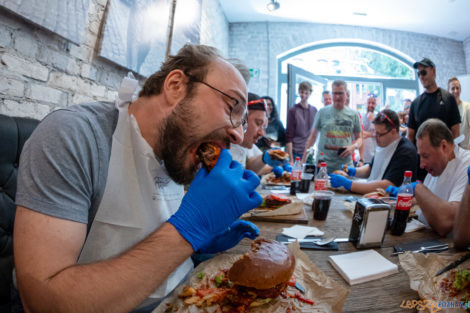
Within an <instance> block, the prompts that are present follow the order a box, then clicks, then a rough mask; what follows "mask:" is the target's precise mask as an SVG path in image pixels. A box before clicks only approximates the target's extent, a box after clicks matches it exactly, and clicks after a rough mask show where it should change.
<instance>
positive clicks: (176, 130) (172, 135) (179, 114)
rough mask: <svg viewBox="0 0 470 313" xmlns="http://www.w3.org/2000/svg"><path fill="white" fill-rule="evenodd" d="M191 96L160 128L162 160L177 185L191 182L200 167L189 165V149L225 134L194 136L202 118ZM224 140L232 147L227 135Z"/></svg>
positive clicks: (179, 105)
mask: <svg viewBox="0 0 470 313" xmlns="http://www.w3.org/2000/svg"><path fill="white" fill-rule="evenodd" d="M190 102H191V97H188V96H187V97H186V98H185V99H183V100H182V101H181V102H180V103H179V104H178V105H177V107H176V108H175V110H174V111H173V112H172V113H171V114H170V115H169V116H168V117H167V118H166V119H165V120H164V121H163V123H162V126H161V128H160V134H161V135H160V138H159V143H158V147H159V148H160V157H161V160H162V161H163V162H164V163H165V168H166V170H167V172H168V175H169V176H170V178H171V179H172V180H173V181H175V182H176V183H177V184H181V185H187V184H190V183H191V182H192V181H193V179H194V176H195V175H196V172H197V170H198V166H197V165H196V164H191V165H189V166H188V165H186V160H187V156H188V154H189V153H190V152H189V149H190V148H191V147H193V146H194V145H195V144H196V143H202V142H205V141H211V140H212V141H214V140H218V141H220V140H221V136H220V135H219V136H217V135H216V134H214V133H211V134H209V135H208V136H205V137H203V138H200V137H198V136H195V135H192V134H195V133H196V130H197V129H198V125H200V124H199V120H198V118H197V116H196V115H195V114H194V113H193V110H192V109H191V104H190ZM222 141H223V142H224V143H225V144H226V147H228V146H229V144H230V140H229V139H228V138H223V139H222Z"/></svg>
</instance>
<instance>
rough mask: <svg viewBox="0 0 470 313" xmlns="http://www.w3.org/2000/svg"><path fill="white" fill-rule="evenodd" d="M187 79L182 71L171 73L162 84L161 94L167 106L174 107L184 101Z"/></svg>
mask: <svg viewBox="0 0 470 313" xmlns="http://www.w3.org/2000/svg"><path fill="white" fill-rule="evenodd" d="M188 81H189V78H188V77H187V76H186V75H185V74H184V72H183V71H182V70H173V71H171V72H170V73H169V74H168V75H167V77H166V78H165V81H164V83H163V90H162V91H163V94H164V96H165V99H166V100H167V104H168V106H175V105H176V104H178V103H179V102H180V101H181V100H183V99H184V97H185V96H186V92H187V87H188V85H187V84H188Z"/></svg>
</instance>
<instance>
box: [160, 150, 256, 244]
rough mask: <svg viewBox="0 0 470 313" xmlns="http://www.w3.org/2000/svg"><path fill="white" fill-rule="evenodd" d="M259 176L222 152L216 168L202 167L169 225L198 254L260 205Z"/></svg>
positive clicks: (226, 151)
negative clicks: (240, 218) (202, 247)
mask: <svg viewBox="0 0 470 313" xmlns="http://www.w3.org/2000/svg"><path fill="white" fill-rule="evenodd" d="M259 182H260V181H259V178H258V176H257V175H256V174H255V173H253V172H252V171H249V170H245V169H244V168H243V167H242V166H241V164H240V163H238V162H236V161H232V156H231V155H230V152H229V151H228V150H227V149H222V151H221V153H220V156H219V159H218V160H217V164H216V165H215V167H214V168H213V169H212V170H211V171H210V172H209V173H208V172H207V170H206V169H205V168H204V167H202V168H201V169H200V170H199V172H198V173H197V174H196V177H195V178H194V180H193V182H192V184H191V186H190V187H189V189H188V192H187V193H186V195H185V196H184V197H183V201H182V202H181V205H180V207H179V209H178V211H176V213H175V214H173V215H172V216H171V217H170V218H169V220H168V222H169V223H171V224H172V225H173V226H174V227H175V228H176V230H177V231H178V232H179V233H180V234H181V236H183V237H184V238H185V239H186V240H187V241H188V242H189V243H190V244H191V246H192V247H193V249H194V251H197V250H199V249H200V248H201V246H202V245H203V244H204V243H206V242H209V241H210V240H212V238H214V237H215V236H216V235H219V234H220V233H221V232H223V231H225V230H226V229H227V227H229V226H230V225H232V223H233V222H234V221H235V220H236V219H238V218H239V217H240V216H241V215H242V214H243V213H245V212H247V211H249V210H252V209H254V208H256V207H257V206H259V205H260V204H261V202H262V201H263V198H262V197H261V196H260V195H259V194H258V193H257V192H256V191H255V188H256V187H257V186H258V185H259Z"/></svg>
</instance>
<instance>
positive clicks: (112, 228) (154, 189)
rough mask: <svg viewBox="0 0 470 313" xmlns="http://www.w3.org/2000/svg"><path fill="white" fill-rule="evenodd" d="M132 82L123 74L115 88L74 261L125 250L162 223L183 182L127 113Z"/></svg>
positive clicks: (188, 266) (187, 265) (182, 272)
mask: <svg viewBox="0 0 470 313" xmlns="http://www.w3.org/2000/svg"><path fill="white" fill-rule="evenodd" d="M136 87H137V81H136V80H134V79H131V78H127V77H126V78H124V80H123V81H122V84H121V87H120V89H119V94H118V99H117V100H116V107H117V109H118V110H119V119H118V123H117V126H116V129H115V131H114V133H113V138H112V147H111V157H110V162H109V169H108V177H107V180H106V188H105V191H104V194H103V198H102V200H101V203H100V206H99V208H98V210H97V212H96V216H95V219H94V221H93V223H92V225H91V229H90V232H89V234H88V237H87V239H86V241H85V244H84V246H83V249H82V252H81V254H80V257H79V260H78V263H80V264H83V263H90V262H95V261H99V260H104V259H108V258H111V257H113V256H116V255H118V254H120V253H122V252H124V251H126V250H128V249H129V248H131V247H132V246H134V245H135V244H136V243H138V242H139V241H141V240H142V239H144V238H146V237H147V236H148V235H149V234H150V233H152V232H153V231H155V230H156V229H157V228H158V227H160V226H161V225H162V224H163V223H164V222H166V221H167V220H168V219H169V218H170V216H171V215H172V214H173V213H174V212H176V211H177V209H178V208H179V206H180V204H181V199H182V197H183V192H184V190H183V186H181V185H177V184H176V183H175V182H173V180H171V179H170V177H169V176H168V174H167V171H166V170H165V168H164V167H163V166H162V164H160V162H159V161H158V160H157V159H156V157H155V155H154V152H153V150H152V148H151V147H150V146H149V144H148V143H147V142H146V141H145V139H144V138H143V137H142V135H141V133H140V130H139V127H138V125H137V121H136V119H135V118H134V116H132V115H129V113H128V108H129V103H130V101H131V100H132V95H133V94H134V91H135V90H136ZM155 266H158V264H155ZM192 268H193V263H192V261H191V259H190V258H188V259H187V260H186V261H184V262H183V263H182V264H181V265H180V266H179V267H178V268H177V269H176V270H175V271H174V272H173V273H172V274H170V276H169V277H168V278H167V280H166V281H164V282H163V284H162V285H161V286H160V287H159V288H158V289H157V290H156V291H155V292H154V293H153V294H152V295H151V296H150V297H149V298H148V299H147V300H146V301H144V302H143V303H142V306H144V305H148V304H150V303H153V302H157V301H158V300H160V299H161V298H163V297H164V296H166V295H167V294H168V293H169V292H170V291H172V290H173V289H174V288H175V287H176V286H177V285H178V284H179V283H180V282H181V281H182V280H183V278H184V277H185V276H186V275H187V274H188V273H189V272H190V271H191V270H192Z"/></svg>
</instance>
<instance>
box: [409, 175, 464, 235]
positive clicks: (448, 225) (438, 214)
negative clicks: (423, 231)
mask: <svg viewBox="0 0 470 313" xmlns="http://www.w3.org/2000/svg"><path fill="white" fill-rule="evenodd" d="M415 198H416V203H417V204H418V205H419V207H420V208H421V211H422V212H423V214H424V216H425V217H426V219H427V221H428V223H429V225H430V226H431V227H432V228H433V229H434V230H435V231H436V232H437V233H438V234H439V235H441V236H445V235H447V234H448V233H449V232H450V231H451V230H452V227H453V224H454V220H455V215H456V213H457V210H458V207H459V202H457V201H451V202H449V201H445V200H443V199H441V198H439V197H438V196H436V195H435V194H434V193H433V192H432V191H431V190H429V189H428V188H427V187H426V186H424V185H423V184H418V185H416V189H415Z"/></svg>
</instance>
